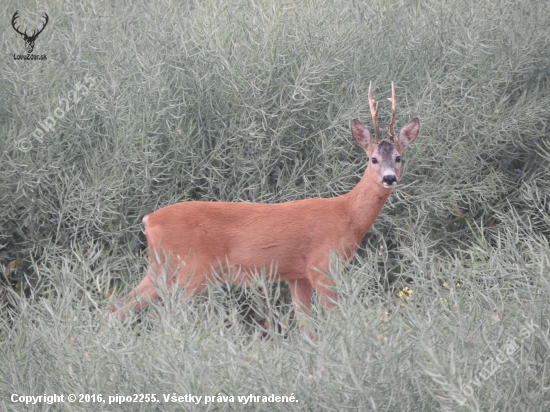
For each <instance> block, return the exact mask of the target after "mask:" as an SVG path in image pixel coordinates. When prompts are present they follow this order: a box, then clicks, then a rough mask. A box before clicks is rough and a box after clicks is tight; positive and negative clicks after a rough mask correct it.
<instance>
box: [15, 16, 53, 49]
mask: <svg viewBox="0 0 550 412" xmlns="http://www.w3.org/2000/svg"><path fill="white" fill-rule="evenodd" d="M18 13H19V11H16V12H15V14H14V15H13V18H12V19H11V25H12V27H13V29H14V30H15V31H16V32H17V33H19V34H20V35H21V37H22V38H23V40H25V49H27V53H32V51H33V50H34V42H35V41H36V38H37V37H38V35H39V34H40V33H42V31H43V30H44V27H46V25H47V24H48V20H49V18H48V15H47V14H46V13H44V23H43V24H42V27H41V28H40V29H38V30H33V32H32V34H31V35H28V34H27V31H26V30H25V31H24V32H22V31H20V30H19V29H20V28H21V26H18V27H15V22H16V20H17V18H18V17H19V16H18Z"/></svg>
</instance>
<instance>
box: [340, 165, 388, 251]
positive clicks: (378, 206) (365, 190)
mask: <svg viewBox="0 0 550 412" xmlns="http://www.w3.org/2000/svg"><path fill="white" fill-rule="evenodd" d="M391 191H392V189H386V188H384V187H383V186H382V185H380V184H379V183H377V182H376V180H375V176H374V175H373V174H372V173H371V172H370V169H369V168H367V170H365V173H364V175H363V177H362V178H361V180H360V181H359V183H358V184H357V186H355V187H354V188H353V189H352V190H351V192H349V193H347V194H346V195H344V196H345V197H346V200H347V202H348V207H349V211H350V217H351V220H352V222H351V223H352V224H353V227H354V232H355V233H356V234H357V237H358V238H359V241H361V239H362V238H363V236H365V234H366V233H367V232H368V231H369V229H370V228H371V226H372V224H373V223H374V221H375V220H376V218H378V215H379V214H380V212H381V211H382V208H383V207H384V203H386V199H387V198H388V196H389V195H390V194H391Z"/></svg>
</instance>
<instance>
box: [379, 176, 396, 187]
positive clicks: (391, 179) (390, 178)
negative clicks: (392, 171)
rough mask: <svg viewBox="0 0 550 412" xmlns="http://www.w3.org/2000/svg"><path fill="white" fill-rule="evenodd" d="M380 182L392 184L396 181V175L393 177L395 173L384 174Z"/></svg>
mask: <svg viewBox="0 0 550 412" xmlns="http://www.w3.org/2000/svg"><path fill="white" fill-rule="evenodd" d="M382 183H386V184H388V185H393V184H395V183H397V177H395V175H389V176H384V178H383V179H382Z"/></svg>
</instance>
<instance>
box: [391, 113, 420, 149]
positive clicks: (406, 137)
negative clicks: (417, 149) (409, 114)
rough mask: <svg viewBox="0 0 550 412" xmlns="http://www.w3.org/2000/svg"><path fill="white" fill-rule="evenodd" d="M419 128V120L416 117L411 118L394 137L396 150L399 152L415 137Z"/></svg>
mask: <svg viewBox="0 0 550 412" xmlns="http://www.w3.org/2000/svg"><path fill="white" fill-rule="evenodd" d="M419 130H420V120H418V117H415V118H414V119H412V120H411V121H410V122H409V123H407V124H406V125H405V126H403V128H402V129H401V130H400V131H399V134H398V135H397V137H396V138H395V141H396V143H397V145H398V151H399V153H401V152H402V151H403V150H405V148H406V147H407V146H408V145H410V144H411V143H412V142H414V140H415V139H416V137H417V136H418V131H419Z"/></svg>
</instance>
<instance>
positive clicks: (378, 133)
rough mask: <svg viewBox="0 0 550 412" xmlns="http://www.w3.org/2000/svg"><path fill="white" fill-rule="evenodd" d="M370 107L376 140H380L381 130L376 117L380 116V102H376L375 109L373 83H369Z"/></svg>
mask: <svg viewBox="0 0 550 412" xmlns="http://www.w3.org/2000/svg"><path fill="white" fill-rule="evenodd" d="M368 96H369V107H370V114H371V116H372V123H373V124H374V133H375V135H376V139H377V140H378V139H380V128H379V127H378V120H377V119H376V117H377V116H378V102H376V109H375V108H374V100H373V98H372V82H370V83H369V95H368Z"/></svg>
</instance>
